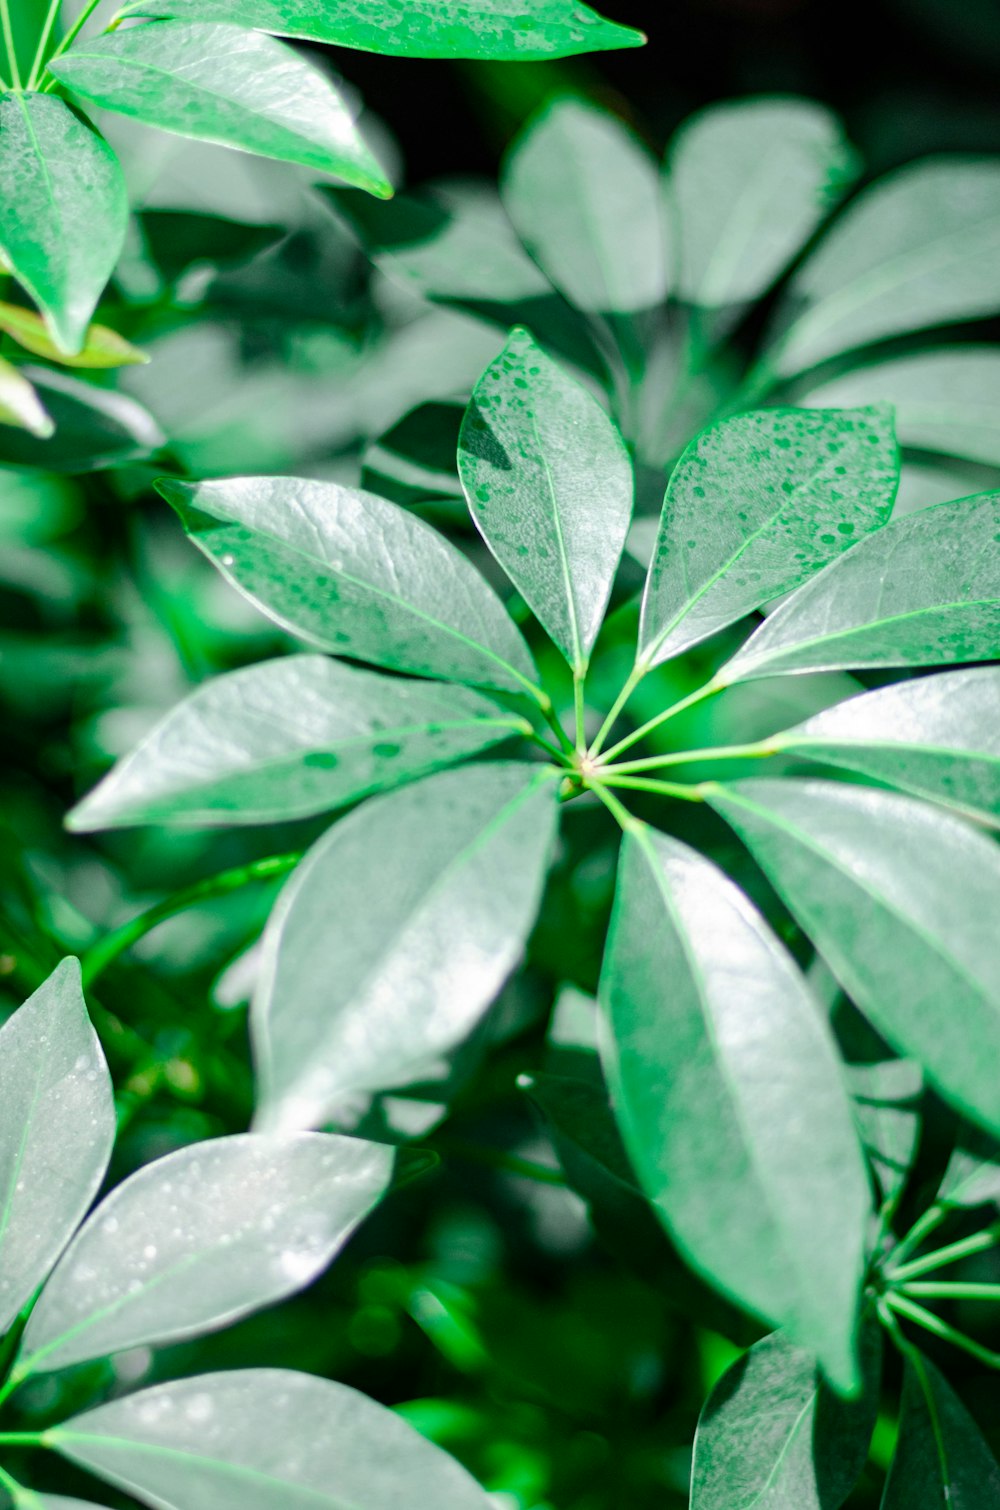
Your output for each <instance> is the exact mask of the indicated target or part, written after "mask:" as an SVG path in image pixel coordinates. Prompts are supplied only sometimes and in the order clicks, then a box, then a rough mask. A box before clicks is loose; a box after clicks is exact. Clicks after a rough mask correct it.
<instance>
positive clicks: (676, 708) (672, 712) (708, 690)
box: [603, 677, 725, 764]
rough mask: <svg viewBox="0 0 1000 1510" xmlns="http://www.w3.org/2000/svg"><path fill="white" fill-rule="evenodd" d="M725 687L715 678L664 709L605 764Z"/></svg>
mask: <svg viewBox="0 0 1000 1510" xmlns="http://www.w3.org/2000/svg"><path fill="white" fill-rule="evenodd" d="M724 686H725V683H724V682H718V681H716V679H715V677H713V678H712V680H711V681H710V682H706V683H705V685H704V686H703V687H698V688H697V690H696V691H694V692H690V693H688V695H687V697H682V698H681V700H680V702H677V703H673V704H671V706H670V707H669V708H664V710H663V712H662V713H658V714H657V715H656V717H655V718H651V719H650V720H649V721H648V723H644V724H643V725H642V726H641V727H640V728H638V729H633V730H632V733H631V734H627V735H626V736H625V738H624V739H620V740H619V741H618V743H617V744H616V745H613V746H612V748H611V749H610V750H608V751H607V753H606V754H605V755H604V757H603V762H604V763H605V764H608V763H609V762H611V761H613V760H614V759H615V757H616V756H617V755H620V754H621V753H622V751H623V750H628V749H631V747H632V746H633V745H634V744H638V742H639V740H640V739H645V737H646V735H647V734H652V732H653V730H654V729H658V728H659V726H660V724H665V723H666V721H667V719H668V718H676V717H677V715H678V713H684V712H686V711H687V709H688V708H693V707H694V705H695V703H700V702H703V701H704V699H705V698H706V697H714V696H715V694H716V693H717V692H721V691H722V690H723V687H724Z"/></svg>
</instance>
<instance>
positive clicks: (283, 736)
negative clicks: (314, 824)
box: [66, 655, 529, 832]
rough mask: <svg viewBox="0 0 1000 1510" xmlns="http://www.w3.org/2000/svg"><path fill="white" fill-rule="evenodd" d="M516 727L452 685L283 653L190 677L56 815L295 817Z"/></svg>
mask: <svg viewBox="0 0 1000 1510" xmlns="http://www.w3.org/2000/svg"><path fill="white" fill-rule="evenodd" d="M528 727H529V726H528V725H527V724H526V723H525V721H524V720H523V719H520V718H517V717H515V716H514V715H513V714H510V713H508V712H506V710H505V709H503V708H501V707H499V706H498V705H497V704H496V703H493V702H489V701H488V700H487V699H486V698H485V697H481V696H479V694H478V693H475V692H471V691H468V690H467V689H466V688H464V687H446V686H442V685H441V684H440V683H439V682H418V681H410V680H404V679H402V678H395V677H386V676H377V675H374V674H373V673H372V672H370V671H358V670H356V669H355V668H354V667H352V666H345V665H341V664H339V663H338V662H336V661H330V660H327V659H326V658H325V657H324V656H319V655H296V656H288V657H286V658H285V659H283V660H277V661H266V662H265V663H264V664H263V665H260V666H248V667H246V668H245V669H244V670H242V671H233V672H230V674H229V675H228V676H217V677H213V678H212V679H211V680H210V681H208V682H206V683H205V684H204V686H202V687H199V688H198V690H197V691H196V692H194V693H193V694H192V695H191V696H190V697H188V698H186V699H185V701H184V702H182V703H181V704H179V706H178V707H176V708H174V709H173V710H172V711H171V712H170V713H168V714H167V716H166V718H165V719H163V720H162V721H161V722H160V723H159V724H157V725H156V727H155V728H154V729H153V730H152V732H151V733H150V734H148V735H147V736H146V738H145V739H144V740H143V742H142V744H141V745H139V746H138V748H137V749H135V750H134V751H133V752H132V753H131V754H130V755H127V756H126V757H125V759H124V760H122V761H119V763H118V765H116V766H115V767H114V769H113V770H112V771H111V772H110V774H109V775H108V776H106V777H105V778H104V780H103V781H102V782H101V784H100V786H98V787H97V788H96V789H95V790H94V791H93V792H91V793H90V795H89V796H88V797H86V798H84V800H83V802H81V803H79V804H78V805H77V806H76V807H75V808H74V809H73V811H72V812H71V813H70V815H69V817H68V818H67V820H66V822H67V826H68V827H69V828H70V829H73V830H75V831H76V832H87V831H88V830H92V829H100V828H118V827H124V826H128V825H131V824H137V823H157V822H158V823H175V824H233V823H279V822H284V821H287V820H288V819H292V818H306V817H308V816H309V815H310V814H312V813H322V812H327V811H329V810H330V809H331V808H336V807H342V806H343V805H344V804H345V803H347V802H354V801H356V800H357V798H359V797H365V796H367V795H368V794H369V793H370V792H377V791H381V790H383V789H384V788H386V787H392V786H399V785H400V784H401V783H403V782H406V781H412V780H413V779H414V778H415V777H417V776H425V775H427V774H428V773H429V772H430V771H435V770H439V769H440V768H441V767H443V766H448V765H454V764H455V763H456V762H458V761H460V760H464V759H465V758H466V757H467V756H469V755H475V754H477V753H478V752H479V751H480V750H485V749H487V748H488V747H489V746H490V745H493V744H497V743H499V742H500V740H503V739H509V738H510V737H511V735H512V734H513V733H516V732H521V733H523V732H524V730H525V729H526V728H528Z"/></svg>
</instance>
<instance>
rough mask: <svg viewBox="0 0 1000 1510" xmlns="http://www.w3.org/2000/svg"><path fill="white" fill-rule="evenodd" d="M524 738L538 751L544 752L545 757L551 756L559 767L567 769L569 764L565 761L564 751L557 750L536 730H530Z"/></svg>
mask: <svg viewBox="0 0 1000 1510" xmlns="http://www.w3.org/2000/svg"><path fill="white" fill-rule="evenodd" d="M524 737H525V739H530V740H531V742H532V744H536V745H537V746H538V748H539V749H540V750H544V751H545V753H546V755H551V756H552V759H553V760H558V762H559V764H560V766H567V768H568V764H569V763H568V761H567V759H566V752H565V750H560V749H558V748H557V747H556V746H555V745H554V744H553V743H552V742H551V740H548V739H545V738H544V737H543V736H542V735H541V734H539V733H538V731H537V729H532V730H531V732H530V733H528V734H525V736H524Z"/></svg>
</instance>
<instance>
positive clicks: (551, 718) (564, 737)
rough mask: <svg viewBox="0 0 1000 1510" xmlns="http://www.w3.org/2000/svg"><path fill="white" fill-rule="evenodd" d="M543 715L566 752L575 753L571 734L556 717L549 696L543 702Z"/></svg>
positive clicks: (568, 753)
mask: <svg viewBox="0 0 1000 1510" xmlns="http://www.w3.org/2000/svg"><path fill="white" fill-rule="evenodd" d="M542 717H543V718H544V719H545V722H546V723H547V724H548V726H549V728H550V729H551V730H552V732H553V734H554V735H555V736H556V738H557V739H558V741H559V743H560V745H561V746H562V748H563V749H564V750H565V752H566V754H567V755H575V754H576V750H575V748H574V745H573V741H572V740H571V739H570V737H569V735H568V734H567V733H566V730H565V729H564V728H563V726H562V724H561V723H560V722H559V720H558V718H557V717H556V712H555V709H554V708H553V706H552V699H551V698H550V697H548V696H547V697H546V699H545V703H543V704H542Z"/></svg>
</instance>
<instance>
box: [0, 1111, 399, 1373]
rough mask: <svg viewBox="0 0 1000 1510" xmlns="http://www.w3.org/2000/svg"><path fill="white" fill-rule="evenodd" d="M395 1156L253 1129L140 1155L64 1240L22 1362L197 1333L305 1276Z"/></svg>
mask: <svg viewBox="0 0 1000 1510" xmlns="http://www.w3.org/2000/svg"><path fill="white" fill-rule="evenodd" d="M393 1158H394V1154H393V1150H392V1149H391V1148H388V1147H386V1146H384V1145H382V1144H380V1143H366V1142H363V1141H362V1140H361V1139H359V1138H342V1137H336V1136H334V1135H331V1134H326V1133H297V1134H295V1135H293V1136H292V1137H288V1138H268V1137H261V1136H259V1135H256V1134H253V1133H247V1134H242V1135H237V1136H235V1137H228V1138H217V1139H214V1140H213V1141H211V1142H208V1143H195V1144H192V1145H191V1146H190V1147H188V1148H182V1149H180V1150H179V1151H178V1152H176V1153H172V1154H168V1155H167V1156H166V1157H165V1158H162V1159H157V1160H156V1161H155V1162H154V1163H152V1164H147V1165H145V1166H144V1167H143V1168H142V1169H140V1170H139V1172H138V1173H137V1174H133V1175H132V1176H130V1178H129V1179H127V1180H125V1181H124V1183H123V1184H121V1185H119V1186H117V1188H116V1189H115V1190H114V1191H113V1192H112V1193H111V1195H109V1196H107V1197H106V1199H105V1200H103V1201H102V1202H101V1204H100V1205H99V1206H98V1208H97V1210H96V1211H95V1212H94V1213H93V1214H92V1215H91V1217H90V1219H89V1220H88V1221H87V1222H86V1223H85V1225H84V1226H83V1227H82V1228H81V1230H80V1232H79V1233H78V1234H77V1236H76V1237H75V1238H74V1240H73V1242H71V1243H70V1245H69V1247H68V1248H67V1249H66V1252H65V1253H64V1255H63V1257H62V1259H61V1260H60V1262H59V1264H58V1265H57V1266H56V1269H55V1271H54V1273H53V1274H52V1277H51V1279H50V1280H49V1282H48V1284H47V1285H46V1287H45V1290H44V1291H43V1293H42V1296H41V1299H40V1300H39V1301H38V1304H37V1305H36V1306H35V1309H34V1310H33V1311H32V1313H31V1319H30V1321H29V1322H28V1326H27V1328H26V1330H25V1333H24V1337H23V1339H22V1343H21V1359H20V1362H19V1364H18V1367H19V1369H20V1370H21V1371H22V1372H24V1373H38V1372H40V1371H41V1372H45V1371H48V1370H49V1369H55V1368H65V1367H66V1366H67V1365H69V1364H71V1363H81V1362H83V1361H85V1360H86V1359H88V1358H101V1357H105V1356H107V1355H109V1354H111V1353H116V1352H120V1351H121V1350H122V1349H124V1348H131V1347H138V1346H140V1345H142V1344H147V1343H151V1342H160V1343H162V1342H168V1341H176V1340H178V1339H179V1338H182V1337H194V1336H198V1335H199V1334H200V1333H202V1332H208V1331H213V1330H215V1329H216V1328H218V1327H220V1326H224V1325H226V1324H227V1323H229V1322H232V1321H236V1320H237V1319H238V1318H239V1317H241V1316H245V1315H247V1314H248V1313H249V1312H251V1311H254V1310H257V1309H259V1308H260V1307H261V1306H264V1305H268V1304H270V1303H272V1302H274V1301H276V1300H280V1299H282V1298H283V1297H284V1296H286V1295H291V1294H293V1293H294V1292H295V1291H296V1290H300V1289H302V1288H303V1286H305V1285H307V1284H309V1283H310V1282H311V1281H312V1280H313V1279H315V1278H316V1276H317V1275H318V1274H320V1273H321V1272H322V1271H323V1269H325V1268H326V1266H327V1264H329V1262H330V1260H331V1259H332V1258H333V1256H334V1255H335V1254H336V1253H337V1252H338V1251H339V1250H340V1248H341V1247H342V1246H343V1245H344V1243H345V1242H346V1241H347V1239H348V1237H349V1236H350V1234H351V1233H352V1232H353V1230H354V1228H355V1227H356V1226H357V1225H358V1223H359V1222H360V1221H361V1220H362V1219H363V1218H364V1217H365V1216H367V1214H368V1212H369V1211H370V1210H371V1209H372V1208H373V1207H374V1206H375V1205H376V1204H377V1203H378V1201H379V1200H380V1199H381V1197H382V1196H383V1195H384V1194H385V1191H386V1189H387V1187H388V1184H389V1181H390V1179H391V1177H392V1168H393Z"/></svg>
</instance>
